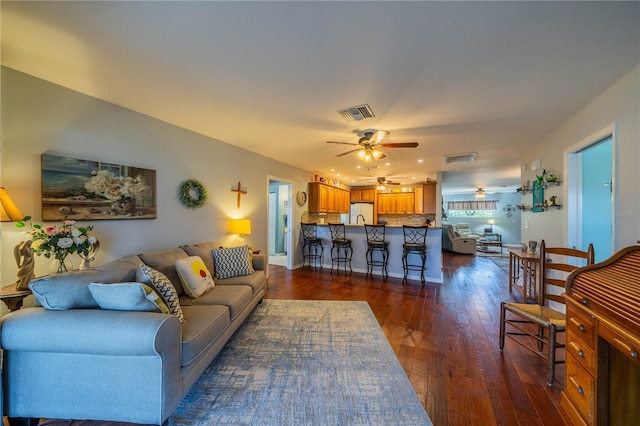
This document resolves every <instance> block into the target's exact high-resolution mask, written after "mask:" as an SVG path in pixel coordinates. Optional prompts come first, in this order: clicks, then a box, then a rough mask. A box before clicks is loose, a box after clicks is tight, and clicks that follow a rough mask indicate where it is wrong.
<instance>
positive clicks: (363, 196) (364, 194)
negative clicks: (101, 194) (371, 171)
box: [351, 188, 376, 203]
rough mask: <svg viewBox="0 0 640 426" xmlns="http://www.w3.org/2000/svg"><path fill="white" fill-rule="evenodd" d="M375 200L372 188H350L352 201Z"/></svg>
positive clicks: (370, 201)
mask: <svg viewBox="0 0 640 426" xmlns="http://www.w3.org/2000/svg"><path fill="white" fill-rule="evenodd" d="M375 200H376V190H375V189H374V188H367V189H352V190H351V202H352V203H373V202H375Z"/></svg>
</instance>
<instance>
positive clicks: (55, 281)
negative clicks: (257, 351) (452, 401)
mask: <svg viewBox="0 0 640 426" xmlns="http://www.w3.org/2000/svg"><path fill="white" fill-rule="evenodd" d="M215 248H217V247H216V245H215V244H214V243H200V244H191V245H187V246H181V247H179V248H174V249H171V250H167V251H162V252H155V253H147V254H140V255H130V256H126V257H124V258H122V259H119V260H117V261H114V262H109V263H106V264H104V265H102V266H100V267H97V268H91V269H89V270H86V271H76V272H71V273H68V274H61V275H53V276H48V277H44V278H40V279H36V280H32V281H31V283H30V287H31V288H32V290H33V291H34V294H36V292H37V293H38V295H39V296H37V300H42V301H43V302H42V303H41V304H42V305H44V306H46V307H47V308H45V307H42V306H39V307H33V308H23V309H22V310H19V311H16V312H12V313H10V314H8V315H6V316H4V317H3V318H2V324H1V326H2V335H1V339H2V340H1V344H2V348H3V350H4V365H3V379H4V415H6V416H10V417H32V418H38V417H40V418H63V419H91V420H103V421H107V420H109V421H120V422H134V423H145V424H162V423H164V422H165V421H166V420H167V419H168V418H169V417H170V416H171V414H172V413H173V411H174V410H175V408H176V407H177V406H178V404H179V402H180V401H181V399H182V398H183V396H184V395H185V394H186V393H187V391H188V390H189V388H190V387H191V386H192V385H193V383H194V382H195V381H196V380H197V379H198V377H199V376H200V375H201V374H202V372H203V371H204V370H205V368H206V367H207V366H208V365H209V364H210V363H211V361H212V360H213V359H214V358H215V357H216V355H217V354H218V353H219V352H220V350H221V349H222V348H223V346H224V345H225V343H226V342H227V341H228V340H229V338H230V337H231V336H232V335H233V333H234V332H235V331H236V330H237V329H238V327H239V326H240V324H242V322H243V321H244V320H245V319H246V318H247V317H248V315H249V314H250V313H251V311H252V310H253V308H254V307H255V306H256V304H258V303H259V302H260V301H261V300H262V297H263V296H264V294H265V292H266V274H265V264H264V256H262V255H253V258H252V259H251V260H250V261H249V262H251V264H252V266H253V269H254V271H253V272H252V273H250V274H249V275H244V276H235V277H232V278H226V279H216V280H215V287H213V289H211V290H209V291H207V292H205V293H204V294H202V295H201V296H199V297H197V298H193V297H190V296H188V295H187V294H185V291H184V288H183V285H182V283H181V281H180V277H179V276H178V273H177V271H176V268H175V262H176V261H177V260H179V259H182V258H186V257H188V256H200V257H201V258H202V260H203V262H204V264H205V265H206V267H207V269H208V270H209V271H211V274H212V275H214V276H215V274H214V270H215V268H214V258H213V256H212V250H213V249H215ZM141 263H144V264H146V265H148V266H150V267H152V268H154V269H155V270H156V271H159V272H162V273H163V274H165V275H166V277H167V278H169V280H171V283H172V284H173V286H174V287H175V289H176V292H177V293H178V295H179V301H180V308H181V310H182V313H183V315H184V322H183V323H181V322H180V320H179V319H178V317H176V316H175V315H170V314H165V313H160V312H140V311H125V310H107V309H100V307H99V306H97V305H96V303H95V300H93V299H92V296H91V295H92V293H91V292H89V291H88V284H89V283H93V282H99V283H121V282H133V281H136V276H137V274H139V272H138V271H139V270H140V269H143V268H140V264H141ZM109 290H112V288H111V287H109ZM51 308H55V310H54V309H51Z"/></svg>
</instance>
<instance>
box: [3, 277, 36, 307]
mask: <svg viewBox="0 0 640 426" xmlns="http://www.w3.org/2000/svg"><path fill="white" fill-rule="evenodd" d="M30 294H31V290H16V285H15V284H9V285H5V286H2V287H0V299H2V302H3V303H4V304H5V305H6V306H7V308H9V311H10V312H13V311H17V310H18V309H20V308H22V303H23V302H24V298H25V297H27V296H28V295H30Z"/></svg>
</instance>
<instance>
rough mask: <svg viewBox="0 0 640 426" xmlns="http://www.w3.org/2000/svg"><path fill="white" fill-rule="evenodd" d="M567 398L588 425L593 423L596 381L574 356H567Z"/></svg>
mask: <svg viewBox="0 0 640 426" xmlns="http://www.w3.org/2000/svg"><path fill="white" fill-rule="evenodd" d="M566 369H567V380H566V383H565V390H566V392H567V396H568V397H569V399H570V400H571V402H572V403H573V406H574V407H575V408H576V409H577V410H578V412H579V413H580V415H581V416H582V417H583V418H584V419H586V421H587V423H593V403H594V388H593V386H594V383H595V382H594V379H593V377H591V375H589V373H587V370H585V369H584V368H582V366H581V365H580V363H579V362H578V361H577V360H576V359H575V358H574V356H573V355H571V354H567V363H566Z"/></svg>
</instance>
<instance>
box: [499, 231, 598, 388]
mask: <svg viewBox="0 0 640 426" xmlns="http://www.w3.org/2000/svg"><path fill="white" fill-rule="evenodd" d="M593 262H594V251H593V245H592V244H589V247H588V249H587V251H581V250H576V249H572V248H566V247H553V248H552V247H547V246H546V245H545V242H544V240H542V242H541V244H540V290H539V292H538V303H537V304H527V303H509V302H502V303H501V304H500V350H501V351H502V350H503V349H504V341H505V337H508V338H509V339H511V340H513V341H514V342H516V343H517V344H519V345H521V346H522V347H524V348H525V349H528V350H530V351H531V352H533V353H535V354H536V355H538V356H540V357H541V358H543V359H545V360H546V361H547V366H548V375H547V384H548V385H549V386H553V379H554V377H555V367H556V364H563V363H564V359H563V360H557V359H556V349H559V348H564V344H559V343H558V342H557V333H560V332H564V331H565V322H566V320H565V314H564V309H563V306H564V304H565V300H564V298H563V297H562V293H563V292H564V289H565V283H566V279H567V277H568V276H569V274H570V273H571V272H572V271H573V270H574V269H576V268H578V267H580V266H585V265H591V264H593ZM545 345H546V346H547V351H546V352H545V351H544V346H545Z"/></svg>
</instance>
